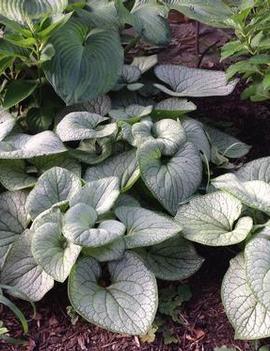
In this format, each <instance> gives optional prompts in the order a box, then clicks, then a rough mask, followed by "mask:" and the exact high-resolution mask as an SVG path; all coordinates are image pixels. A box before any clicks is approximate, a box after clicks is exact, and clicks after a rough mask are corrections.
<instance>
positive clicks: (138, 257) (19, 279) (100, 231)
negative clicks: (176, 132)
mask: <svg viewBox="0 0 270 351" xmlns="http://www.w3.org/2000/svg"><path fill="white" fill-rule="evenodd" d="M119 195H120V187H119V179H118V178H116V177H109V178H102V179H99V180H97V181H92V182H87V183H85V182H83V181H82V179H81V178H79V177H78V176H76V175H75V174H73V173H72V172H70V171H68V170H66V169H64V168H60V167H54V168H51V169H50V170H48V171H46V172H45V173H43V175H42V176H41V177H40V178H39V180H38V182H37V184H36V185H35V187H34V188H33V190H32V191H31V192H30V193H29V194H28V193H27V192H25V191H16V192H5V193H3V194H1V197H0V201H1V212H2V214H5V215H4V216H3V222H2V228H1V261H2V262H3V266H2V270H1V282H2V283H3V284H9V285H11V286H14V287H15V288H16V289H17V290H16V291H19V292H21V294H23V297H24V298H25V296H27V298H28V299H29V300H31V301H38V300H40V299H41V298H42V297H43V296H44V295H45V294H46V293H47V292H48V291H49V290H50V289H51V288H52V287H53V285H54V281H58V282H64V281H65V280H66V279H67V278H68V294H69V298H70V301H71V304H72V306H73V307H74V308H75V310H76V311H77V312H78V313H79V314H80V315H82V316H83V317H84V318H85V319H86V320H88V321H90V322H92V323H95V324H97V325H100V326H102V327H104V328H106V329H109V330H112V331H114V332H121V333H127V334H144V333H146V332H147V330H148V329H149V328H150V326H151V323H152V321H153V319H154V317H155V313H156V309H157V305H158V295H157V284H156V278H155V274H156V276H157V277H161V278H162V279H166V280H171V279H184V278H186V277H188V276H190V275H191V274H193V273H194V272H195V271H197V270H198V269H199V267H200V266H201V264H202V262H203V259H202V258H201V257H199V256H198V255H197V254H196V251H195V249H194V247H193V246H192V244H191V243H189V242H188V241H186V240H185V239H184V238H182V237H181V236H180V235H179V233H180V231H181V226H180V225H179V224H177V223H176V222H175V221H174V220H173V219H172V218H170V217H168V216H166V215H164V214H160V213H156V212H153V211H151V210H148V209H144V208H142V207H140V205H139V204H138V203H137V202H136V203H135V202H134V203H133V202H132V200H129V201H128V202H129V205H127V204H126V203H125V204H122V199H121V196H120V197H119ZM7 228H8V230H7ZM176 247H177V250H176ZM164 252H165V253H166V257H164ZM15 295H16V296H19V297H20V293H16V294H15Z"/></svg>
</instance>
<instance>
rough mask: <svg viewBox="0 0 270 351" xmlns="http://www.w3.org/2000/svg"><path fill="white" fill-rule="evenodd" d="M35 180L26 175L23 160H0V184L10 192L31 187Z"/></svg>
mask: <svg viewBox="0 0 270 351" xmlns="http://www.w3.org/2000/svg"><path fill="white" fill-rule="evenodd" d="M36 181H37V180H36V178H35V177H33V176H31V175H30V174H28V173H27V166H26V163H25V161H24V160H0V182H1V184H2V185H3V186H4V187H5V188H6V189H7V190H10V191H16V190H22V189H26V188H29V187H33V186H34V185H35V183H36Z"/></svg>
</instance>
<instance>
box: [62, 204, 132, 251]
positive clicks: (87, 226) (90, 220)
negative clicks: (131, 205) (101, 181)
mask: <svg viewBox="0 0 270 351" xmlns="http://www.w3.org/2000/svg"><path fill="white" fill-rule="evenodd" d="M96 220H97V213H96V211H95V210H94V208H93V207H91V206H88V205H86V204H84V203H78V204H77V205H75V206H73V207H71V208H70V209H69V210H68V211H67V212H66V214H65V216H64V224H63V234H64V235H65V237H66V238H67V239H68V240H70V241H71V242H73V243H74V244H77V245H81V246H86V247H99V246H103V245H106V244H109V243H111V242H112V241H114V240H116V239H117V238H119V237H121V236H123V235H124V233H125V230H126V228H125V226H124V225H123V224H122V223H120V222H118V221H115V220H105V221H103V222H101V223H100V224H99V226H98V227H97V228H96V227H95V223H96Z"/></svg>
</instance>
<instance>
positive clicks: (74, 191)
mask: <svg viewBox="0 0 270 351" xmlns="http://www.w3.org/2000/svg"><path fill="white" fill-rule="evenodd" d="M144 73H145V75H148V79H145V78H144V76H145V75H144ZM155 76H156V77H157V78H158V79H159V80H160V81H161V82H162V84H157V83H156V82H157V80H156V78H155ZM149 77H150V78H149ZM149 79H150V83H151V84H150V83H149ZM153 82H154V84H155V86H154V85H153ZM235 83H236V82H230V83H229V84H228V83H227V81H226V77H225V74H224V73H223V72H216V71H211V72H208V71H205V70H198V69H190V68H185V67H182V66H173V65H156V57H148V58H136V59H135V60H134V62H132V64H131V65H125V66H124V69H123V72H122V75H121V77H120V78H119V80H118V82H117V84H116V86H115V88H114V89H113V91H111V92H110V93H109V94H108V95H106V96H100V97H98V98H96V99H94V100H90V101H89V102H87V103H84V104H75V105H72V106H69V107H68V108H65V109H64V110H63V111H61V112H60V113H59V114H58V115H57V116H55V121H54V127H53V130H44V131H41V132H38V133H36V134H33V132H32V134H29V133H26V131H28V130H31V129H30V125H27V119H26V120H24V119H22V118H19V119H18V118H15V117H14V116H13V115H12V114H10V113H8V112H7V111H4V110H2V111H1V115H0V120H1V126H2V129H1V135H0V138H1V141H0V165H1V167H0V182H1V184H2V186H3V187H4V188H6V189H7V190H8V191H6V192H3V193H1V194H0V212H1V213H2V214H1V218H2V220H1V223H0V267H1V276H0V280H1V284H6V285H9V286H13V287H15V289H16V291H19V293H16V294H15V295H16V296H17V297H21V298H24V299H25V298H26V297H27V299H28V300H30V301H38V300H40V299H42V297H43V296H44V295H45V294H46V293H47V292H48V291H49V290H50V289H52V288H53V285H54V282H55V281H57V282H61V283H63V282H65V281H66V280H68V294H69V298H70V301H71V304H72V306H73V307H74V309H75V310H76V311H77V312H78V313H79V314H80V315H82V316H83V317H84V318H85V319H86V320H88V321H90V322H91V323H94V324H96V325H99V326H102V327H104V328H107V329H109V330H112V331H114V332H119V333H126V334H135V335H137V334H144V333H146V332H147V330H148V329H149V328H150V326H151V324H152V321H153V319H154V317H155V313H156V309H157V305H158V295H157V284H156V279H157V278H158V279H164V280H181V279H185V278H187V277H189V276H190V275H192V274H193V273H194V272H196V271H197V270H198V269H199V268H200V266H201V264H202V262H203V259H202V258H201V257H200V256H198V254H197V253H196V251H195V249H194V247H193V245H192V243H191V242H190V241H188V240H186V239H185V238H184V237H183V233H182V229H183V225H182V224H179V222H178V221H176V220H174V219H173V218H172V217H170V216H169V215H168V213H169V214H171V215H175V214H176V212H177V210H178V207H179V205H180V204H181V203H185V202H187V201H189V199H190V198H191V197H192V196H194V194H198V193H199V192H201V191H204V189H205V188H207V182H208V177H209V172H210V170H209V165H210V164H211V165H212V164H214V165H216V166H217V167H231V165H230V163H229V159H233V158H238V157H242V156H243V155H245V154H246V153H247V152H248V150H249V146H248V145H246V144H244V143H242V142H240V141H239V140H237V139H235V138H233V137H230V136H228V135H227V134H225V133H223V132H220V131H218V130H217V129H214V128H211V127H210V126H208V125H205V124H203V123H201V122H199V121H197V120H195V119H192V118H189V117H187V115H186V113H187V112H188V111H193V110H195V109H196V106H195V105H194V104H193V103H192V102H191V101H188V100H187V99H185V98H184V97H187V96H191V97H192V96H211V95H227V94H229V93H230V92H231V91H232V90H233V88H234V86H235ZM196 87H197V88H196ZM158 89H160V90H162V91H163V92H164V93H165V94H169V96H171V97H167V98H166V99H163V100H161V101H158V102H155V101H154V100H153V99H152V96H153V94H156V93H155V92H156V91H159V90H158ZM149 91H150V93H149ZM153 92H154V93H153ZM157 100H159V99H157ZM204 169H206V170H208V171H205V170H204ZM139 179H141V181H142V182H143V183H144V184H145V186H146V187H147V188H148V190H149V192H150V193H149V194H152V195H153V200H151V201H149V203H148V206H147V208H143V207H141V205H140V202H138V200H135V199H134V197H131V196H130V194H131V192H132V187H133V185H134V184H135V182H138V180H139ZM128 192H129V193H128ZM141 192H145V189H143V188H142V191H141ZM140 195H141V194H140V193H139V194H138V196H137V197H138V198H139V199H140ZM154 199H157V200H158V201H155V200H154ZM157 202H159V203H160V204H161V206H162V207H163V208H164V209H165V210H166V212H164V213H163V212H161V210H158V211H157V210H154V211H153V210H152V209H153V207H155V208H157ZM149 208H150V209H149ZM247 222H248V221H247ZM243 225H244V224H242V226H243ZM247 225H250V223H247ZM242 226H240V227H241V228H242ZM241 230H242V229H241ZM243 235H244V234H243Z"/></svg>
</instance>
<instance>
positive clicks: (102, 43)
mask: <svg viewBox="0 0 270 351" xmlns="http://www.w3.org/2000/svg"><path fill="white" fill-rule="evenodd" d="M50 43H51V44H52V45H53V46H54V48H55V51H56V54H55V55H54V57H53V58H52V60H50V61H49V62H46V63H45V64H44V69H45V74H46V77H47V79H48V80H49V81H50V83H51V84H52V86H53V87H54V89H55V91H56V92H57V94H58V95H59V96H60V97H61V98H62V99H63V100H64V101H65V103H66V104H67V105H72V104H75V103H80V102H86V101H87V100H90V99H93V98H96V97H97V96H99V95H103V94H105V93H107V91H109V90H110V89H111V88H113V86H114V85H115V83H116V81H117V79H118V77H119V76H120V73H121V70H122V65H123V49H122V46H121V43H120V40H119V35H118V33H117V32H115V31H113V30H103V29H93V30H91V31H90V30H89V28H88V26H87V25H85V24H83V23H82V22H80V21H79V20H78V19H71V20H70V21H68V22H67V23H66V24H65V25H64V26H63V27H62V28H60V29H59V30H58V31H57V32H56V33H55V34H54V35H53V37H52V38H51V40H50Z"/></svg>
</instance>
